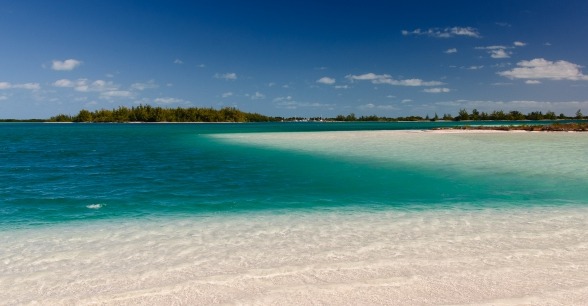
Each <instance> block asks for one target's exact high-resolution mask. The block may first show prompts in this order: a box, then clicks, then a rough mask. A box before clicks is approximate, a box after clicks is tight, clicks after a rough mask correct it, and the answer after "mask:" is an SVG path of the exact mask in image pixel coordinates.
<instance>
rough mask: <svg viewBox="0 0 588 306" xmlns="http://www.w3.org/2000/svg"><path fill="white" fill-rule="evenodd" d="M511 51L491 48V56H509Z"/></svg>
mask: <svg viewBox="0 0 588 306" xmlns="http://www.w3.org/2000/svg"><path fill="white" fill-rule="evenodd" d="M509 53H510V52H506V51H504V49H497V50H490V57H492V58H509V57H510V55H509Z"/></svg>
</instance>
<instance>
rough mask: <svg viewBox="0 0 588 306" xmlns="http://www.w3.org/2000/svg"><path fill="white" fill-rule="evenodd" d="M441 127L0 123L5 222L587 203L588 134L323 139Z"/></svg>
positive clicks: (0, 195) (0, 217)
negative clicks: (340, 134) (343, 133)
mask: <svg viewBox="0 0 588 306" xmlns="http://www.w3.org/2000/svg"><path fill="white" fill-rule="evenodd" d="M445 124H449V123H445ZM451 124H454V123H451ZM442 125H444V123H427V122H425V123H268V124H151V125H148V124H1V125H0V132H1V134H0V135H1V136H0V160H2V163H1V165H0V221H1V224H2V226H9V227H13V226H18V227H21V226H28V225H35V224H44V223H54V222H64V221H72V220H86V219H89V220H91V219H108V218H141V217H145V216H155V215H178V214H180V215H183V214H188V215H189V214H211V213H226V212H229V213H232V212H236V213H238V212H247V211H256V210H288V209H323V208H333V207H341V206H344V207H360V208H363V209H365V208H374V209H386V208H395V209H429V208H440V207H458V206H459V207H462V208H464V209H475V208H476V207H486V206H504V207H506V206H520V205H560V204H570V203H571V204H574V203H579V204H585V202H586V201H585V200H586V199H588V188H585V182H586V181H587V179H588V177H587V175H588V174H587V173H588V171H586V170H587V168H586V167H587V165H588V160H587V158H586V154H585V153H584V152H585V149H586V148H588V137H586V135H585V134H579V133H564V134H561V133H560V134H548V133H522V134H520V133H512V134H508V135H506V134H499V135H498V134H459V135H450V134H427V133H424V134H426V135H417V134H406V133H405V134H399V135H404V136H402V137H401V138H398V137H400V136H378V135H377V134H376V136H374V137H372V138H370V137H367V138H366V137H364V136H361V135H363V134H359V135H360V136H357V137H355V138H353V139H351V138H349V137H346V136H344V137H343V138H336V137H335V138H333V137H331V138H330V139H327V140H325V139H321V137H323V136H324V135H331V136H332V135H337V134H336V133H335V134H333V133H332V132H331V133H325V132H326V131H339V132H341V131H375V130H405V129H429V128H431V127H435V126H442ZM317 131H318V132H317ZM367 133H374V132H367ZM421 134H423V133H421ZM300 135H302V136H304V135H306V137H302V138H301V137H300ZM321 135H322V136H321ZM244 137H245V138H244ZM268 137H269V138H268ZM293 137H294V138H293ZM378 137H379V138H378ZM390 137H392V138H390ZM394 137H397V138H394ZM387 138H389V140H388V139H387ZM542 155H545V156H542Z"/></svg>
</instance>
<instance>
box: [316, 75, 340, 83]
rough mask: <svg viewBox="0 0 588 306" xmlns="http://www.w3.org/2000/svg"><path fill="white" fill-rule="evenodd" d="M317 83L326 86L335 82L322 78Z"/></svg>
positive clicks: (331, 79)
mask: <svg viewBox="0 0 588 306" xmlns="http://www.w3.org/2000/svg"><path fill="white" fill-rule="evenodd" d="M316 82H317V83H321V84H326V85H333V84H335V82H336V80H335V79H333V78H330V77H322V78H320V79H318V80H317V81H316Z"/></svg>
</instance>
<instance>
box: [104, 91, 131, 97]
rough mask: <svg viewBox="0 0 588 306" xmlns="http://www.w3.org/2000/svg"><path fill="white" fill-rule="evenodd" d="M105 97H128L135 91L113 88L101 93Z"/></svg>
mask: <svg viewBox="0 0 588 306" xmlns="http://www.w3.org/2000/svg"><path fill="white" fill-rule="evenodd" d="M100 96H101V97H103V98H128V97H132V96H133V93H132V92H130V91H128V90H111V91H104V92H101V93H100Z"/></svg>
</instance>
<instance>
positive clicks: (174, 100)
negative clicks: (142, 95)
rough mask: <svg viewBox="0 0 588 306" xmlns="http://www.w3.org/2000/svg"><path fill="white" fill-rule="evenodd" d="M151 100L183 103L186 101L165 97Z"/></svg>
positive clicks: (158, 102) (162, 102) (163, 102)
mask: <svg viewBox="0 0 588 306" xmlns="http://www.w3.org/2000/svg"><path fill="white" fill-rule="evenodd" d="M153 102H155V103H157V104H172V103H185V102H186V101H185V100H182V99H177V98H170V97H166V98H156V99H155V100H153Z"/></svg>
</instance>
